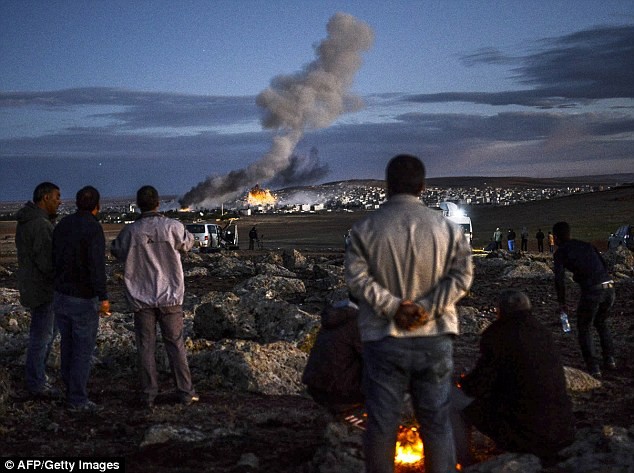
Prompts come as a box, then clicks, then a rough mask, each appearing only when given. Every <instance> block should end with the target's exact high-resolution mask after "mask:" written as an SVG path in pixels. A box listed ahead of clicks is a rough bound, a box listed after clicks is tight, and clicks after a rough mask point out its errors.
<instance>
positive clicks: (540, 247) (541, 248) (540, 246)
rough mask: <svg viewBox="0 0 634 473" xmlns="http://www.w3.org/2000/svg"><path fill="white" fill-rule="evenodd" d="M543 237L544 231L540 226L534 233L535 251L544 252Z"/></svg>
mask: <svg viewBox="0 0 634 473" xmlns="http://www.w3.org/2000/svg"><path fill="white" fill-rule="evenodd" d="M544 238H545V236H544V232H542V229H541V228H540V229H539V230H537V233H536V234H535V239H536V240H537V251H539V252H540V253H543V252H544Z"/></svg>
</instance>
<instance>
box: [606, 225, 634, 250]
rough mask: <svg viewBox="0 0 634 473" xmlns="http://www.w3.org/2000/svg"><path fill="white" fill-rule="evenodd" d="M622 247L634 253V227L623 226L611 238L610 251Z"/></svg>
mask: <svg viewBox="0 0 634 473" xmlns="http://www.w3.org/2000/svg"><path fill="white" fill-rule="evenodd" d="M621 245H622V246H625V247H626V248H629V249H630V250H632V251H634V225H621V226H620V227H619V228H617V229H616V231H615V232H614V233H612V234H611V235H610V236H609V238H608V249H609V250H611V249H613V248H617V247H619V246H621Z"/></svg>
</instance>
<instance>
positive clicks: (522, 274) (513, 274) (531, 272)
mask: <svg viewBox="0 0 634 473" xmlns="http://www.w3.org/2000/svg"><path fill="white" fill-rule="evenodd" d="M502 277H503V278H505V279H532V278H539V279H542V280H546V279H553V278H554V273H553V271H552V270H551V269H550V267H549V266H548V265H547V264H546V263H542V262H541V261H530V260H526V261H522V262H520V263H518V264H516V265H515V266H514V267H509V268H507V269H506V270H505V271H504V273H503V275H502Z"/></svg>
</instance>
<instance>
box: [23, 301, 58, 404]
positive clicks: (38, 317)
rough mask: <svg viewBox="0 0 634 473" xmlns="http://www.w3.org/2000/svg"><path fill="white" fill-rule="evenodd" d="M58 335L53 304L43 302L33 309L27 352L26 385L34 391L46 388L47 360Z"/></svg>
mask: <svg viewBox="0 0 634 473" xmlns="http://www.w3.org/2000/svg"><path fill="white" fill-rule="evenodd" d="M56 335H57V330H56V327H55V315H54V313H53V304H52V303H49V304H42V305H41V306H38V307H36V308H35V309H31V325H30V327H29V346H28V349H27V352H26V367H25V368H26V387H27V389H28V390H29V391H30V392H32V393H37V392H39V391H41V390H42V389H44V385H45V384H46V362H47V360H48V356H49V354H50V353H51V348H52V347H53V340H54V339H55V336H56Z"/></svg>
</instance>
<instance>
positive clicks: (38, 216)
mask: <svg viewBox="0 0 634 473" xmlns="http://www.w3.org/2000/svg"><path fill="white" fill-rule="evenodd" d="M60 202H61V195H60V191H59V187H57V186H56V185H55V184H53V183H51V182H42V183H41V184H39V185H38V186H37V187H36V188H35V190H34V191H33V201H32V202H27V204H26V205H25V206H24V207H22V208H21V209H20V210H19V211H18V213H17V215H16V218H17V221H18V225H17V227H16V231H15V245H16V247H17V250H18V274H17V279H18V289H19V291H20V303H21V304H22V305H23V306H25V307H28V308H29V310H30V312H31V325H30V329H29V346H28V350H27V353H26V387H27V389H28V390H29V392H30V393H31V394H32V395H35V396H43V397H57V396H58V395H59V394H60V393H59V391H58V390H57V389H55V388H54V387H53V386H52V385H51V384H49V383H48V381H47V379H46V362H47V359H48V355H49V353H50V351H51V346H52V345H53V339H54V338H55V333H56V331H55V317H54V315H53V306H52V303H53V254H52V246H51V241H52V236H53V220H54V219H55V217H56V215H57V208H58V207H59V204H60Z"/></svg>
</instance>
